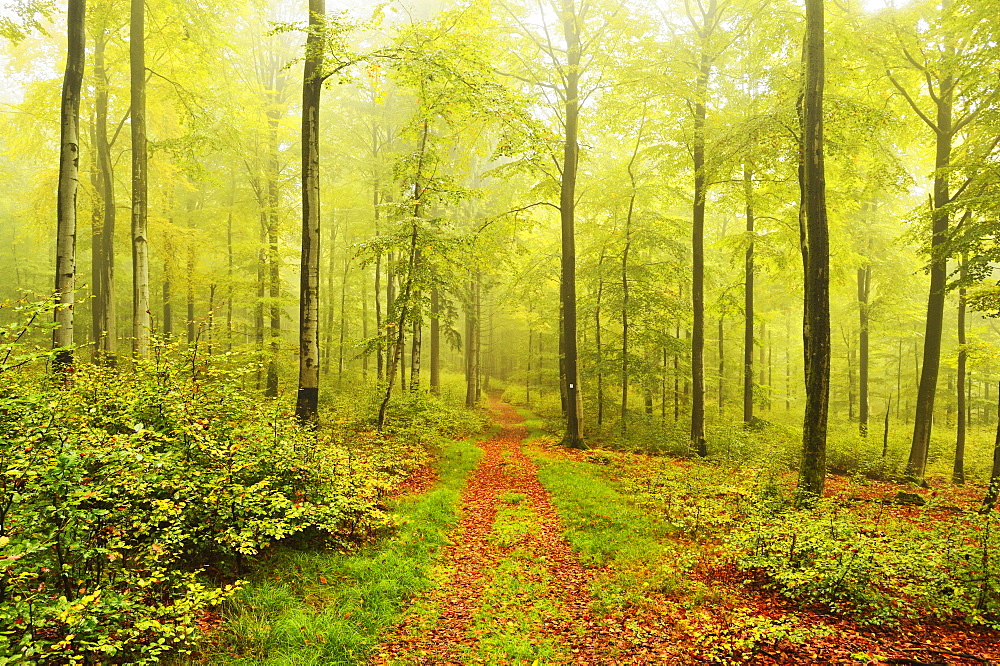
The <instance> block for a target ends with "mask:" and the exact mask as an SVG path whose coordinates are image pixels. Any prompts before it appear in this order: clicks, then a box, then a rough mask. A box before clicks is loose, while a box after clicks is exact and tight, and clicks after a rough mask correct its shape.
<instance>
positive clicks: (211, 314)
mask: <svg viewBox="0 0 1000 666" xmlns="http://www.w3.org/2000/svg"><path fill="white" fill-rule="evenodd" d="M215 289H216V286H215V283H214V282H213V283H212V284H210V285H208V345H207V346H206V348H205V353H206V354H207V355H208V356H209V357H211V356H212V351H213V344H212V343H213V342H214V341H215V337H214V335H215Z"/></svg>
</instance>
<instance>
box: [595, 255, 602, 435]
mask: <svg viewBox="0 0 1000 666" xmlns="http://www.w3.org/2000/svg"><path fill="white" fill-rule="evenodd" d="M602 264H604V248H601V256H600V258H599V259H598V260H597V275H598V276H600V275H602V273H601V268H602ZM603 298H604V280H603V279H601V278H600V277H598V280H597V303H596V305H595V307H594V331H595V333H594V345H595V348H596V350H597V425H599V426H600V425H604V346H603V343H602V342H601V301H602V299H603Z"/></svg>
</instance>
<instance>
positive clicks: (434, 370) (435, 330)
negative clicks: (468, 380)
mask: <svg viewBox="0 0 1000 666" xmlns="http://www.w3.org/2000/svg"><path fill="white" fill-rule="evenodd" d="M430 328H431V358H430V362H431V368H430V372H431V376H430V385H431V393H433V394H434V395H440V394H441V294H440V293H439V291H438V288H437V287H434V288H433V289H432V290H431V323H430ZM528 354H529V355H530V354H531V350H530V349H529V350H528ZM528 364H529V366H530V364H531V361H530V360H529V361H528Z"/></svg>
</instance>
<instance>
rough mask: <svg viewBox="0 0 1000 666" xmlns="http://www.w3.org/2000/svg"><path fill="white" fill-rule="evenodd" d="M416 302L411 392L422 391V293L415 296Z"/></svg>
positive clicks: (411, 358) (412, 339) (411, 349)
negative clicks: (420, 304)
mask: <svg viewBox="0 0 1000 666" xmlns="http://www.w3.org/2000/svg"><path fill="white" fill-rule="evenodd" d="M413 300H414V301H416V302H417V303H418V305H416V306H415V307H414V308H412V311H413V332H412V334H411V336H410V337H411V340H410V391H412V392H414V393H415V392H417V391H419V390H420V354H421V351H422V350H421V345H422V343H423V331H424V327H423V325H422V321H421V320H422V319H423V317H422V315H421V312H420V306H419V303H420V292H419V291H418V292H416V293H415V294H414V299H413Z"/></svg>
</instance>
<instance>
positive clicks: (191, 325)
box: [184, 242, 196, 345]
mask: <svg viewBox="0 0 1000 666" xmlns="http://www.w3.org/2000/svg"><path fill="white" fill-rule="evenodd" d="M186 272H187V275H185V276H184V282H185V283H186V286H187V298H186V303H187V317H186V319H187V343H188V344H189V345H193V344H194V341H195V337H196V335H195V321H194V245H192V244H191V243H190V242H189V243H188V246H187V271H186Z"/></svg>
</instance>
